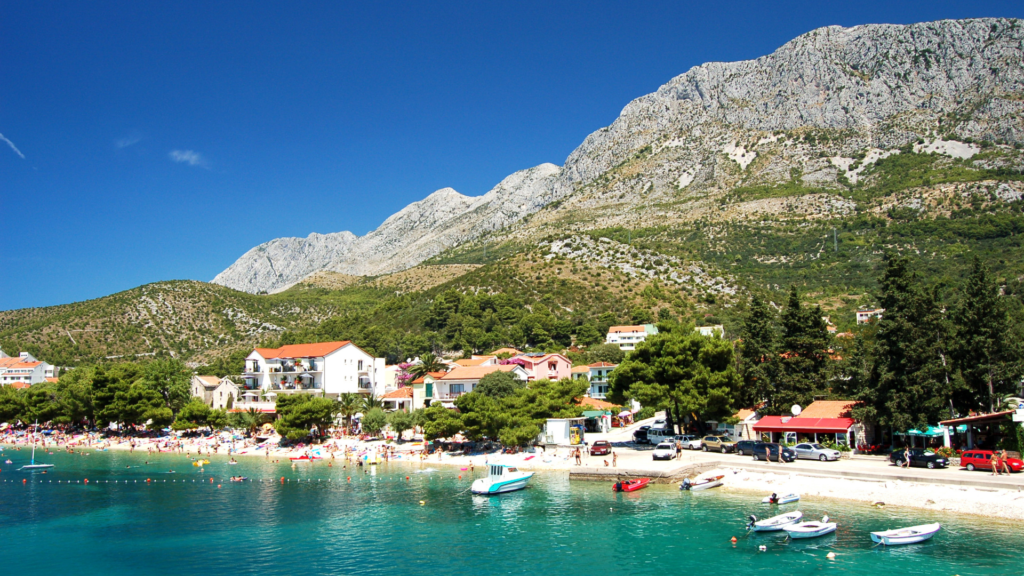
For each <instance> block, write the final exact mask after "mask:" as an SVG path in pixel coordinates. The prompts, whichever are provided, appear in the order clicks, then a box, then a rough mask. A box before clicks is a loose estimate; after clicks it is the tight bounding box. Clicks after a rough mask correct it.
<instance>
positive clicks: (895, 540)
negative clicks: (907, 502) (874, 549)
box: [871, 523, 942, 546]
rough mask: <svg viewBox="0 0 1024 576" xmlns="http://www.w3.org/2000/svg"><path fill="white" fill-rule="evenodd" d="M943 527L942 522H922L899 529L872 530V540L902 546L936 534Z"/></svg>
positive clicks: (922, 540) (877, 542)
mask: <svg viewBox="0 0 1024 576" xmlns="http://www.w3.org/2000/svg"><path fill="white" fill-rule="evenodd" d="M941 528H942V526H941V525H940V524H937V523H936V524H922V525H921V526H911V527H910V528H901V529H899V530H885V531H882V532H872V533H871V541H872V542H874V543H876V544H883V545H885V546H901V545H903V544H917V543H918V542H924V541H925V540H928V539H930V538H931V537H932V536H935V534H936V533H938V531H939V530H940V529H941Z"/></svg>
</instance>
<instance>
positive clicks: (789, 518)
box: [747, 510, 804, 532]
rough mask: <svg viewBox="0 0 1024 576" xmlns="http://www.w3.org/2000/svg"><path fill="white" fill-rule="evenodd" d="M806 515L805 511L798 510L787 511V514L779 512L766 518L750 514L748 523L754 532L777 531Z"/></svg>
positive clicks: (749, 528) (748, 526)
mask: <svg viewBox="0 0 1024 576" xmlns="http://www.w3.org/2000/svg"><path fill="white" fill-rule="evenodd" d="M803 517H804V513H803V512H800V511H799V510H797V511H796V512H787V513H786V514H779V515H778V516H772V517H771V518H765V519H764V520H758V519H757V516H754V515H753V514H751V515H750V522H749V523H747V529H748V530H752V531H754V532H777V531H779V530H784V529H785V528H786V526H789V525H790V524H796V523H797V522H799V521H800V519H801V518H803Z"/></svg>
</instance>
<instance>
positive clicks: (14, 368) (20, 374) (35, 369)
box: [0, 350, 58, 386]
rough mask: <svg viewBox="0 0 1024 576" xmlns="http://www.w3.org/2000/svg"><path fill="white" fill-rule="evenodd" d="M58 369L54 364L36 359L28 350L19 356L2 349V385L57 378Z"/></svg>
mask: <svg viewBox="0 0 1024 576" xmlns="http://www.w3.org/2000/svg"><path fill="white" fill-rule="evenodd" d="M57 373H58V369H57V367H56V366H53V365H52V364H48V363H46V362H42V361H39V360H36V359H35V357H33V356H32V355H31V354H29V353H28V352H22V353H20V354H18V355H17V356H8V355H7V354H4V352H3V350H0V386H9V385H11V384H13V383H15V382H24V383H25V384H29V385H32V384H39V383H41V382H46V380H47V378H56V377H57Z"/></svg>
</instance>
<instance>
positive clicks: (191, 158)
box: [170, 150, 206, 168]
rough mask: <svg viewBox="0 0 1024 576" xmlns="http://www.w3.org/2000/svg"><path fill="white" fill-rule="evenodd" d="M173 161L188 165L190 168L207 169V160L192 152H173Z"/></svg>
mask: <svg viewBox="0 0 1024 576" xmlns="http://www.w3.org/2000/svg"><path fill="white" fill-rule="evenodd" d="M170 157H171V160H174V161H175V162H178V163H180V164H188V165H189V166H199V167H200V168H206V159H205V158H203V157H202V155H200V154H199V152H195V151H192V150H171V153H170Z"/></svg>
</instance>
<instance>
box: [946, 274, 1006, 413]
mask: <svg viewBox="0 0 1024 576" xmlns="http://www.w3.org/2000/svg"><path fill="white" fill-rule="evenodd" d="M952 320H953V325H954V334H955V336H956V337H955V338H954V342H955V347H954V358H955V361H956V367H957V371H958V372H959V374H960V375H961V377H962V378H963V382H964V387H963V388H962V389H961V390H960V391H959V392H958V394H957V395H956V397H955V398H954V403H955V404H956V405H957V407H958V408H960V409H961V410H963V411H965V412H966V410H968V409H975V408H987V409H988V410H990V411H992V410H994V409H995V408H996V403H997V402H998V401H999V399H1000V398H1002V397H1004V396H1007V395H1010V394H1015V393H1017V391H1018V383H1019V382H1020V379H1021V370H1020V364H1019V362H1018V359H1019V355H1018V354H1017V351H1016V350H1015V346H1013V345H1012V343H1011V341H1010V335H1011V330H1010V321H1009V315H1008V314H1007V310H1006V306H1005V304H1004V302H1002V300H1001V299H1000V296H999V287H998V286H997V285H996V283H995V280H994V279H993V278H992V276H991V274H990V273H989V271H988V269H987V268H986V266H985V265H984V264H983V263H982V262H981V260H980V259H979V258H978V257H977V256H975V257H974V262H973V263H972V265H971V271H970V273H969V274H968V275H967V278H966V279H965V280H964V283H963V286H962V287H961V289H960V299H959V302H958V303H957V306H956V307H955V308H954V310H953V313H952Z"/></svg>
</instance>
